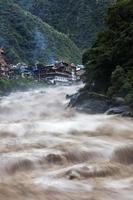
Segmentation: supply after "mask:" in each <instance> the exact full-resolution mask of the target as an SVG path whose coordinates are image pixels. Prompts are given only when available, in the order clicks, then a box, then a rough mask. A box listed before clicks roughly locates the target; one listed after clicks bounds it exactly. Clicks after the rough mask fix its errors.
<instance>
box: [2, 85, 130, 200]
mask: <svg viewBox="0 0 133 200" xmlns="http://www.w3.org/2000/svg"><path fill="white" fill-rule="evenodd" d="M78 89H79V86H70V87H67V86H60V87H51V88H43V89H42V88H41V89H37V90H31V91H27V92H16V93H12V94H10V95H9V96H7V97H2V98H1V99H0V200H15V199H16V200H105V199H106V200H118V199H121V200H132V199H133V121H132V119H130V118H121V117H118V116H106V115H87V114H83V113H78V112H76V111H75V110H74V109H72V108H67V104H68V100H67V99H66V98H65V96H66V94H73V93H75V92H76V91H77V90H78Z"/></svg>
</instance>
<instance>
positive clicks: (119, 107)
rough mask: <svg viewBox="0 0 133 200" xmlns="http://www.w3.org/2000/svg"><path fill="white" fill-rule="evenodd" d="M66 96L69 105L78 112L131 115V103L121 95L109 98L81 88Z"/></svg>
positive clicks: (132, 109)
mask: <svg viewBox="0 0 133 200" xmlns="http://www.w3.org/2000/svg"><path fill="white" fill-rule="evenodd" d="M67 98H69V99H70V102H69V107H74V108H75V109H76V110H77V111H78V112H83V113H87V114H103V113H106V114H107V115H115V114H117V115H121V116H124V117H133V108H132V105H131V104H129V103H127V102H126V101H125V99H124V98H121V97H114V98H110V97H108V96H106V95H103V94H99V93H94V92H89V91H84V90H83V91H82V90H81V91H79V92H77V93H75V94H73V95H71V96H67Z"/></svg>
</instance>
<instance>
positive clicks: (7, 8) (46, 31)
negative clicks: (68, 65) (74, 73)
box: [0, 0, 80, 63]
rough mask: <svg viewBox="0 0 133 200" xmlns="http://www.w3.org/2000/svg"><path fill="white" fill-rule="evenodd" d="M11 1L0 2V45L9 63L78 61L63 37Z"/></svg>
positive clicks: (71, 47) (72, 45)
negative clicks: (4, 50) (4, 49)
mask: <svg viewBox="0 0 133 200" xmlns="http://www.w3.org/2000/svg"><path fill="white" fill-rule="evenodd" d="M13 2H15V1H12V0H0V46H4V47H5V48H6V50H7V52H6V54H7V55H6V57H7V58H8V61H9V62H10V63H17V62H19V61H24V62H30V63H35V62H37V61H38V62H43V63H51V62H53V60H60V59H66V60H70V61H72V62H76V63H78V62H80V51H79V49H78V48H77V46H76V45H75V44H74V43H73V42H72V41H71V40H70V39H69V38H68V37H67V36H66V35H64V34H62V33H59V32H57V31H55V30H54V29H53V28H52V27H51V26H49V25H48V24H46V23H45V22H43V21H42V20H41V19H40V18H38V17H36V16H34V15H32V14H31V13H30V12H28V11H25V10H23V9H22V8H21V7H19V6H18V5H17V4H14V3H13Z"/></svg>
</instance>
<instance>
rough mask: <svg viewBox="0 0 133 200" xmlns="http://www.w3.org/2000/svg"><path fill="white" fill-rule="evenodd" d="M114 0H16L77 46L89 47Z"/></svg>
mask: <svg viewBox="0 0 133 200" xmlns="http://www.w3.org/2000/svg"><path fill="white" fill-rule="evenodd" d="M112 2H114V0H76V1H75V0H52V1H51V0H38V1H36V0H29V1H26V0H16V3H19V4H20V5H21V6H23V7H24V8H25V9H27V10H28V11H30V12H31V13H32V14H34V15H36V16H38V17H40V18H41V19H42V20H43V21H45V22H47V23H48V24H50V25H51V26H53V27H54V28H55V29H56V30H58V31H60V32H63V33H65V34H67V35H68V36H69V37H70V38H71V39H72V40H73V41H74V42H75V43H76V44H77V45H78V46H79V47H80V48H82V49H83V48H86V47H88V46H91V45H92V43H93V42H94V40H95V37H96V34H97V32H98V31H99V30H100V29H101V28H102V27H103V25H104V20H103V19H104V15H105V12H106V10H107V7H108V6H109V5H110V4H111V3H112Z"/></svg>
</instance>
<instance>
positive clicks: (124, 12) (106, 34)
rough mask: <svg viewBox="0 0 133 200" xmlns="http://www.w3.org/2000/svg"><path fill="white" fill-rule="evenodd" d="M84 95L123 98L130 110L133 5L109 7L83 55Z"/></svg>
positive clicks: (132, 95) (124, 3) (129, 0)
mask: <svg viewBox="0 0 133 200" xmlns="http://www.w3.org/2000/svg"><path fill="white" fill-rule="evenodd" d="M83 62H84V64H86V68H87V72H86V86H85V88H84V90H85V91H93V92H98V93H103V94H106V95H108V96H110V97H116V96H119V97H123V98H125V100H126V101H127V102H128V103H130V104H131V105H132V106H133V1H132V0H127V1H125V0H119V1H117V3H116V5H114V6H111V7H110V8H109V10H108V15H107V17H106V27H105V29H104V31H102V32H101V33H99V35H98V37H97V40H96V42H95V44H94V45H93V47H92V48H91V49H89V50H87V51H86V52H85V53H84V55H83Z"/></svg>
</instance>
